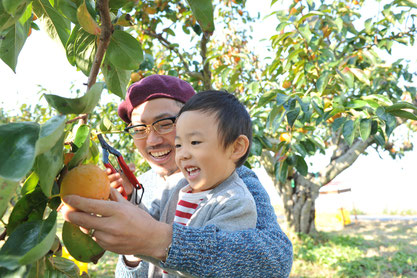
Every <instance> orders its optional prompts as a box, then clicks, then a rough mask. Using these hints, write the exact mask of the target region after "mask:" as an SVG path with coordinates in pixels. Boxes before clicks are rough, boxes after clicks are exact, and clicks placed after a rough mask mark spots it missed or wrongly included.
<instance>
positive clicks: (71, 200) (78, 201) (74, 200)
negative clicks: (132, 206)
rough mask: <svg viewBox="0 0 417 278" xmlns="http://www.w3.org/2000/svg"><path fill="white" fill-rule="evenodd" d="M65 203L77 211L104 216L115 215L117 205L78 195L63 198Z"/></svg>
mask: <svg viewBox="0 0 417 278" xmlns="http://www.w3.org/2000/svg"><path fill="white" fill-rule="evenodd" d="M63 200H64V202H65V203H66V204H67V205H68V206H70V207H72V208H74V209H76V210H80V211H83V212H88V213H94V214H98V215H102V216H110V215H113V212H114V210H115V207H116V206H117V204H116V203H115V202H111V201H107V200H95V199H89V198H84V197H80V196H78V195H67V196H65V197H64V198H63Z"/></svg>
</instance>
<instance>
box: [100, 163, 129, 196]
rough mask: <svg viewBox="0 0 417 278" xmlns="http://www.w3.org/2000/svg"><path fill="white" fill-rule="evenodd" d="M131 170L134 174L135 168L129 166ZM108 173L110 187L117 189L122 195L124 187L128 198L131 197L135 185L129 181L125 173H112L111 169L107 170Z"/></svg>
mask: <svg viewBox="0 0 417 278" xmlns="http://www.w3.org/2000/svg"><path fill="white" fill-rule="evenodd" d="M129 168H130V170H131V171H132V172H133V171H134V168H133V169H132V166H131V165H129ZM106 173H107V175H108V177H109V180H110V186H111V187H113V188H115V189H117V191H119V192H120V193H121V192H122V186H123V188H124V189H125V192H126V194H127V195H128V196H130V195H131V194H132V192H133V185H132V184H131V183H130V181H129V180H128V179H127V177H126V175H125V174H123V173H119V172H117V173H112V171H111V169H106Z"/></svg>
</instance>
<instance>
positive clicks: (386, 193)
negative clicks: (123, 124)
mask: <svg viewBox="0 0 417 278" xmlns="http://www.w3.org/2000/svg"><path fill="white" fill-rule="evenodd" d="M269 3H270V1H267V0H248V2H247V8H248V10H249V11H251V13H253V15H255V13H257V12H260V13H261V17H263V16H265V15H266V14H267V13H268V11H269V10H270V9H269ZM365 9H366V10H368V11H378V10H379V6H377V4H376V2H373V5H370V6H367V7H365ZM275 27H276V22H275V21H274V18H273V17H269V18H267V19H266V20H264V21H263V23H262V24H254V26H253V28H254V40H253V43H254V46H258V49H262V48H264V47H266V42H262V39H266V38H268V37H269V34H271V33H272V32H274V29H275ZM259 46H260V47H259ZM415 53H417V48H416V47H413V48H411V47H408V48H407V47H398V46H397V47H396V48H395V49H394V50H393V56H394V57H402V58H406V59H411V58H413V57H415V55H416V54H415ZM413 60H414V63H410V67H411V68H412V69H413V70H414V71H416V72H417V62H416V59H415V58H414V59H413ZM86 82H87V77H86V76H85V75H84V74H82V73H81V72H79V71H76V70H75V68H74V67H72V66H71V65H70V64H69V63H68V61H67V59H66V56H65V51H64V49H63V47H62V46H61V45H60V44H59V43H57V42H54V41H52V40H51V39H50V38H49V37H48V36H47V35H46V34H45V33H44V32H39V31H33V32H32V35H31V36H30V37H29V38H28V40H27V41H26V43H25V45H24V47H23V49H22V51H21V53H20V55H19V60H18V65H17V68H16V73H14V72H13V71H12V70H11V69H10V68H8V67H7V66H6V65H5V64H4V63H3V62H2V61H0V84H2V92H1V93H0V107H1V108H4V109H5V110H6V111H7V112H8V113H9V114H17V113H19V109H20V106H21V105H22V104H24V103H38V102H39V103H41V104H44V105H46V101H45V100H44V98H41V95H40V94H39V93H38V92H39V91H40V85H39V84H42V86H43V87H44V88H45V89H46V90H47V92H48V93H53V94H57V95H62V96H67V97H71V96H70V95H68V94H69V92H74V91H75V89H76V88H79V89H81V91H82V92H83V91H85V85H83V83H86ZM416 84H417V83H416ZM416 86H417V85H416ZM72 97H73V96H72ZM413 143H414V145H415V146H416V148H417V138H416V137H414V139H413ZM368 151H369V154H368V155H367V156H361V157H360V158H359V159H358V160H357V161H356V162H355V164H354V165H353V166H352V167H350V168H349V169H348V170H346V171H345V172H343V173H342V174H341V175H339V176H338V177H337V178H336V180H335V181H336V182H337V183H338V184H339V187H343V188H352V192H351V193H346V194H345V195H344V197H343V200H344V201H345V202H347V204H346V206H352V205H353V206H355V207H356V208H358V209H362V210H363V211H369V212H373V213H379V212H382V211H384V210H385V211H387V210H388V211H394V210H397V211H403V210H410V209H411V210H414V211H416V212H417V202H415V196H417V182H416V181H415V179H414V175H413V174H412V173H414V172H415V167H416V166H415V165H417V150H414V151H412V152H409V153H407V154H406V156H405V157H404V158H403V159H400V160H395V161H394V160H392V159H391V158H390V157H389V156H388V155H386V154H382V158H381V157H379V155H378V154H377V153H376V152H375V151H374V150H372V149H369V150H368ZM328 159H329V157H328V155H327V156H317V157H315V158H314V159H312V160H311V163H312V165H311V169H312V170H318V169H320V167H322V165H324V164H325V163H327V161H328ZM261 175H262V174H261ZM261 178H262V181H263V183H264V184H265V185H266V187H267V188H268V191H269V192H272V193H271V197H272V201H273V202H274V203H279V198H278V197H277V196H276V194H275V193H273V192H274V190H273V188H272V184H271V181H270V180H268V179H267V178H266V177H265V175H262V177H261ZM339 198H340V196H334V197H331V196H328V197H319V200H318V203H317V206H318V207H320V206H328V205H331V204H333V203H335V204H339V203H340V200H339ZM325 199H326V200H325Z"/></svg>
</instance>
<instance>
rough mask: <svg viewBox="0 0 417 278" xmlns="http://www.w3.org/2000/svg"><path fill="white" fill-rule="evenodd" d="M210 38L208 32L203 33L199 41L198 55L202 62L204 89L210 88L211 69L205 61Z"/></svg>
mask: <svg viewBox="0 0 417 278" xmlns="http://www.w3.org/2000/svg"><path fill="white" fill-rule="evenodd" d="M209 39H210V34H209V33H207V32H204V33H203V37H202V38H201V42H200V55H201V59H202V63H203V86H204V88H205V89H206V90H210V89H211V71H210V64H209V63H208V62H207V44H208V42H209Z"/></svg>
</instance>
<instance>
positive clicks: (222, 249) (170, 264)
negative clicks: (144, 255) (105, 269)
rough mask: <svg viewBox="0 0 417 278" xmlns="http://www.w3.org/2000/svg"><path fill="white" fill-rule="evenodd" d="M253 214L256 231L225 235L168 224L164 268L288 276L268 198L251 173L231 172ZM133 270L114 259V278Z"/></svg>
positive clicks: (289, 256)
mask: <svg viewBox="0 0 417 278" xmlns="http://www.w3.org/2000/svg"><path fill="white" fill-rule="evenodd" d="M237 173H238V175H239V177H240V178H241V179H242V180H243V181H244V183H245V184H246V186H247V188H248V189H249V191H250V193H251V194H252V196H253V198H254V200H255V203H256V209H257V216H258V219H257V223H256V229H248V230H242V231H236V232H226V231H223V230H220V229H219V228H217V227H216V226H214V225H208V226H204V227H202V228H193V227H188V226H183V225H179V224H176V223H174V224H173V238H172V246H171V249H170V252H169V256H168V258H167V260H166V262H165V263H164V264H163V266H164V267H165V268H168V269H176V270H179V271H184V272H186V273H190V274H192V275H194V276H197V277H288V276H289V274H290V271H291V266H292V261H293V253H292V244H291V242H290V241H289V239H288V237H287V236H286V235H285V234H284V233H283V232H282V230H281V228H280V227H279V225H278V222H277V218H276V215H275V213H274V210H273V208H272V205H271V203H270V200H269V196H268V194H267V193H266V191H265V189H264V188H263V187H262V185H261V184H260V182H259V180H258V178H257V177H256V175H255V173H254V172H253V171H251V170H250V169H248V168H246V167H240V168H238V169H237ZM137 271H138V268H129V267H127V266H126V265H124V263H123V261H122V260H119V262H118V265H117V269H116V276H117V277H139V276H138V272H137Z"/></svg>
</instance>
